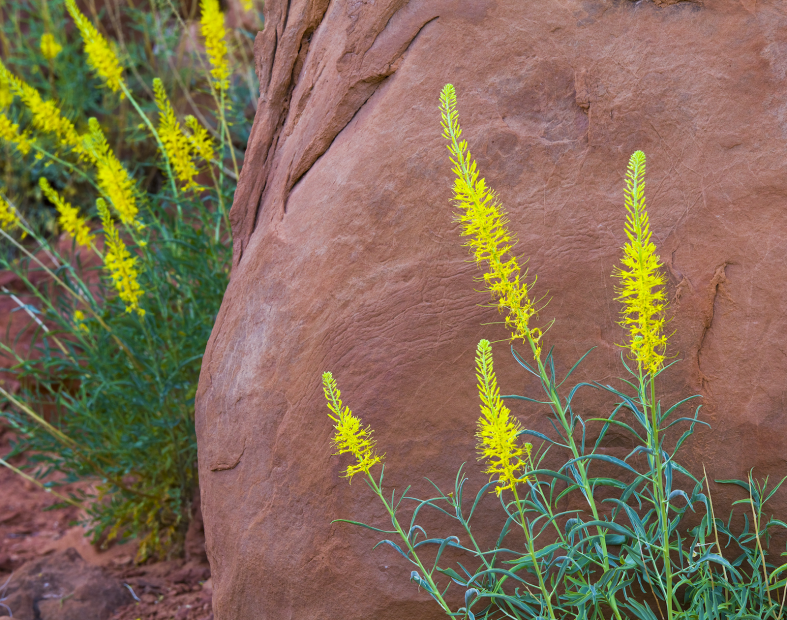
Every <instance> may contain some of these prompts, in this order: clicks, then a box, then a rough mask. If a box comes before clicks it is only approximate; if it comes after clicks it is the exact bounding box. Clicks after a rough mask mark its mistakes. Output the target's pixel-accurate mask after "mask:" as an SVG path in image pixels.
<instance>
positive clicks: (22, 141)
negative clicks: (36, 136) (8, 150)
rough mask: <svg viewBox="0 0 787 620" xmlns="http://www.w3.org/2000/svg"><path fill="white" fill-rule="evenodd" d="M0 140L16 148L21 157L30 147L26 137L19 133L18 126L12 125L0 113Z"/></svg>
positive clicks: (9, 120)
mask: <svg viewBox="0 0 787 620" xmlns="http://www.w3.org/2000/svg"><path fill="white" fill-rule="evenodd" d="M0 138H2V139H3V140H5V141H6V142H10V143H11V144H13V145H14V146H16V148H17V150H18V151H19V152H20V153H22V155H27V154H28V153H29V152H30V148H31V146H32V144H31V142H30V140H29V139H28V138H27V136H26V135H24V134H22V133H19V125H17V124H16V123H12V122H11V119H9V118H8V117H7V116H6V115H5V114H2V113H0Z"/></svg>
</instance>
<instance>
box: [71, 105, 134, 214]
mask: <svg viewBox="0 0 787 620" xmlns="http://www.w3.org/2000/svg"><path fill="white" fill-rule="evenodd" d="M88 128H89V132H88V134H87V135H86V136H85V139H84V144H85V149H86V150H87V152H88V153H89V154H90V156H91V157H92V158H93V160H94V161H95V164H96V172H97V177H98V186H99V187H100V188H101V191H103V192H104V194H106V195H107V196H108V197H109V199H110V200H111V201H112V206H114V207H115V211H117V214H118V217H119V218H120V221H121V222H123V224H125V225H126V226H134V227H135V228H140V227H141V223H140V222H138V221H137V214H138V213H139V208H138V207H137V198H136V191H135V187H134V181H133V180H132V178H131V176H130V175H129V174H128V171H127V170H126V169H125V168H124V167H123V164H121V163H120V161H119V160H118V158H117V157H115V153H114V152H113V151H112V149H111V148H110V147H109V143H108V142H107V139H106V137H104V132H103V131H101V126H100V125H99V124H98V121H97V120H96V119H95V118H91V119H90V120H89V121H88Z"/></svg>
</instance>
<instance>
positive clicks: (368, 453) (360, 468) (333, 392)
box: [322, 372, 383, 482]
mask: <svg viewBox="0 0 787 620" xmlns="http://www.w3.org/2000/svg"><path fill="white" fill-rule="evenodd" d="M322 387H323V391H324V392H325V399H326V400H327V401H328V409H330V410H331V411H332V412H333V414H334V415H331V414H330V413H329V414H328V417H329V418H331V420H333V421H334V422H335V423H336V424H334V427H333V428H334V429H335V430H336V432H335V433H334V436H333V445H334V446H336V447H337V448H338V449H339V451H338V452H336V454H352V455H353V456H354V457H355V461H356V462H355V465H348V466H347V471H346V473H345V474H344V475H345V478H349V479H350V482H352V477H353V476H354V475H355V474H359V473H361V472H363V473H366V474H368V473H369V470H370V469H371V468H372V467H373V466H374V465H376V464H377V463H381V462H382V460H383V457H382V456H378V455H377V454H376V453H375V447H376V446H375V444H376V443H377V442H375V440H374V439H373V438H372V433H373V431H372V429H371V428H370V427H368V426H367V427H366V428H363V427H362V426H361V420H360V419H359V418H357V417H355V416H354V415H353V413H352V411H350V408H349V407H345V406H343V405H342V398H341V397H342V393H341V392H340V391H339V387H338V386H337V385H336V380H335V379H334V378H333V375H332V374H331V373H329V372H324V373H323V374H322ZM334 416H335V417H334Z"/></svg>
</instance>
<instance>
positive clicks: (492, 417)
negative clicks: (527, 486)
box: [475, 340, 533, 495]
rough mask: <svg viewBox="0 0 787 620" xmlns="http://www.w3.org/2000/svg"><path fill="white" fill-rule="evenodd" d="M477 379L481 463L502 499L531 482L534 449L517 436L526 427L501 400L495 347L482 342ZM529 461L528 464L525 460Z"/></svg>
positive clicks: (485, 341) (478, 437)
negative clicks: (529, 476)
mask: <svg viewBox="0 0 787 620" xmlns="http://www.w3.org/2000/svg"><path fill="white" fill-rule="evenodd" d="M475 361H476V378H477V379H478V395H479V396H480V397H481V417H480V418H479V419H478V432H477V433H476V438H477V439H478V460H479V461H486V463H487V468H486V469H485V470H484V471H485V473H487V474H489V476H490V477H491V478H494V477H496V478H497V486H496V487H495V490H496V492H497V494H498V495H500V493H502V492H503V491H505V490H506V489H510V490H514V486H515V485H516V484H518V483H520V482H525V481H526V480H527V475H526V474H525V471H526V470H527V462H526V459H528V458H529V457H530V452H531V450H532V449H533V446H532V445H531V444H529V443H527V444H524V446H521V445H519V442H518V441H517V435H518V434H519V432H520V431H521V430H522V426H521V425H520V423H519V421H518V420H517V419H516V418H512V417H511V412H510V411H509V409H508V408H507V407H506V406H505V405H504V404H503V400H502V399H501V398H500V389H499V388H498V387H497V377H495V371H494V367H493V365H492V345H491V344H489V341H488V340H481V341H480V342H479V343H478V348H477V349H476V358H475ZM523 459H525V460H523Z"/></svg>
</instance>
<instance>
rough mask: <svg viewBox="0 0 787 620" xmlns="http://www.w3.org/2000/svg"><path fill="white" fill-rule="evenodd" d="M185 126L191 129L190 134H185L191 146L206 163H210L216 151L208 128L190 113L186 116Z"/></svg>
mask: <svg viewBox="0 0 787 620" xmlns="http://www.w3.org/2000/svg"><path fill="white" fill-rule="evenodd" d="M186 127H188V128H189V130H190V131H191V135H190V136H187V137H188V140H189V144H191V148H192V149H194V152H195V153H196V154H197V155H199V156H200V158H201V159H202V160H203V161H204V162H205V163H206V164H210V163H211V161H213V160H214V159H215V158H216V153H215V151H214V149H213V140H211V138H210V134H209V133H208V130H207V129H205V128H204V127H203V126H202V125H200V123H199V121H198V120H197V119H196V118H194V117H193V116H191V115H189V116H187V117H186Z"/></svg>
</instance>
